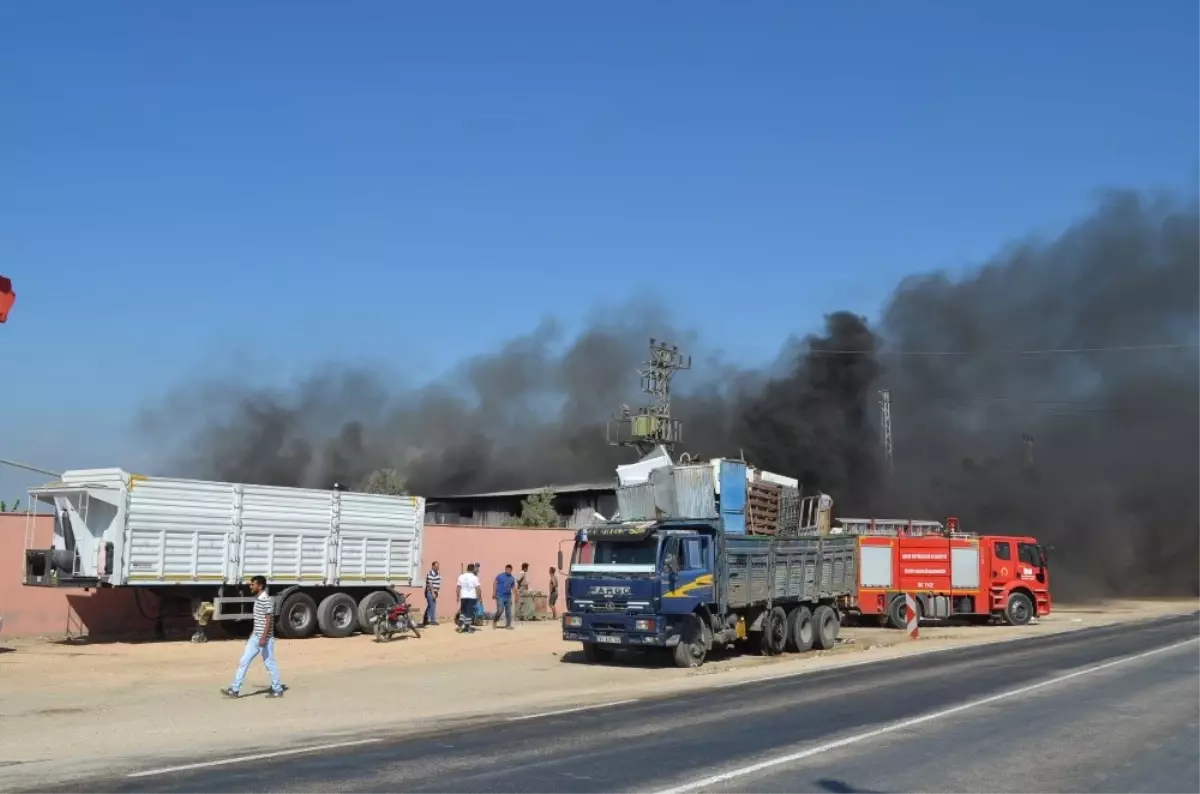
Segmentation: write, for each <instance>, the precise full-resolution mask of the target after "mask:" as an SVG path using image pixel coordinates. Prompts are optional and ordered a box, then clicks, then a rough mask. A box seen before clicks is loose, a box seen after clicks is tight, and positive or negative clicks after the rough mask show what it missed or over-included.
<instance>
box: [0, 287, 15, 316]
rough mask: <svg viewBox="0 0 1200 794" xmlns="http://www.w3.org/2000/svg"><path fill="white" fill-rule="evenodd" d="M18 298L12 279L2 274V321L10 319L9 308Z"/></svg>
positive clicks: (0, 296) (0, 301)
mask: <svg viewBox="0 0 1200 794" xmlns="http://www.w3.org/2000/svg"><path fill="white" fill-rule="evenodd" d="M16 300H17V293H15V292H13V288H12V279H10V278H8V277H6V276H0V323H3V322H5V321H7V320H8V310H9V309H11V308H12V306H13V304H14V303H16Z"/></svg>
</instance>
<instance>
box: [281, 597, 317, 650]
mask: <svg viewBox="0 0 1200 794" xmlns="http://www.w3.org/2000/svg"><path fill="white" fill-rule="evenodd" d="M316 633H317V602H316V601H314V600H313V597H312V596H310V595H309V594H308V593H292V594H291V595H290V596H288V597H287V598H286V599H284V602H283V607H282V608H281V609H280V610H279V634H280V635H281V636H284V637H287V638H288V639H293V640H303V639H306V638H308V637H311V636H312V635H314V634H316Z"/></svg>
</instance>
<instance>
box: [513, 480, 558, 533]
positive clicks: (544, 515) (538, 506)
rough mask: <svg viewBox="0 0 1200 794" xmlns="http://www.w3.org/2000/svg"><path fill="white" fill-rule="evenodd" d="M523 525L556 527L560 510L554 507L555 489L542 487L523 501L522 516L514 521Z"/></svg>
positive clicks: (518, 524)
mask: <svg viewBox="0 0 1200 794" xmlns="http://www.w3.org/2000/svg"><path fill="white" fill-rule="evenodd" d="M514 523H515V524H516V525H517V526H522V527H556V526H558V511H556V510H555V509H554V491H553V490H552V489H550V488H542V489H541V490H540V491H535V492H533V493H531V494H529V496H527V497H525V499H524V500H522V502H521V517H520V518H519V519H517V520H516V521H515V522H514Z"/></svg>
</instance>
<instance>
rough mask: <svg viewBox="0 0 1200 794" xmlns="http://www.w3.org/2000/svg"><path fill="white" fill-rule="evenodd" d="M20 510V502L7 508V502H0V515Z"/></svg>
mask: <svg viewBox="0 0 1200 794" xmlns="http://www.w3.org/2000/svg"><path fill="white" fill-rule="evenodd" d="M20 509H21V500H20V499H18V500H17V501H15V502H13V503H12V507H9V506H8V503H7V502H0V513H16V512H19V511H20Z"/></svg>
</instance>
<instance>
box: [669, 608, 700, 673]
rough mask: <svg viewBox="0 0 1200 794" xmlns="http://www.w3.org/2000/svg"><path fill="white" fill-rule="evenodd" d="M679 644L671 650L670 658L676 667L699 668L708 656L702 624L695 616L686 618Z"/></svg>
mask: <svg viewBox="0 0 1200 794" xmlns="http://www.w3.org/2000/svg"><path fill="white" fill-rule="evenodd" d="M681 634H682V636H681V637H680V638H679V644H678V645H676V646H675V647H674V648H673V649H671V658H672V660H673V661H674V662H675V666H676V667H699V666H700V665H702V664H704V657H705V656H707V655H708V645H707V644H706V643H705V634H704V624H703V623H702V622H701V620H700V618H699V617H698V616H696V615H690V616H688V620H687V621H686V622H685V623H684V626H683V631H682V632H681Z"/></svg>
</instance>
